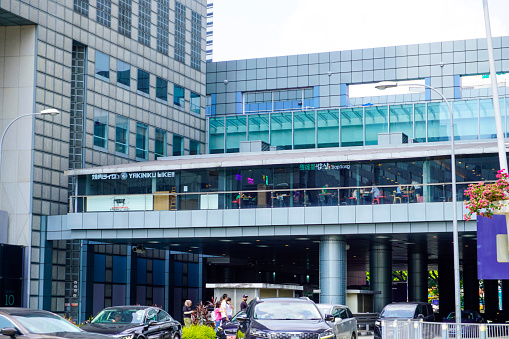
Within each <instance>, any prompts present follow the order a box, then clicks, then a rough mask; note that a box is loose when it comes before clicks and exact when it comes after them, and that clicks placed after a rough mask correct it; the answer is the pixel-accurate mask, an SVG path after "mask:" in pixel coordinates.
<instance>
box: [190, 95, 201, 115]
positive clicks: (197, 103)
mask: <svg viewBox="0 0 509 339" xmlns="http://www.w3.org/2000/svg"><path fill="white" fill-rule="evenodd" d="M200 108H201V98H200V95H199V94H197V93H194V92H191V112H194V113H196V114H200Z"/></svg>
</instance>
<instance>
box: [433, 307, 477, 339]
mask: <svg viewBox="0 0 509 339" xmlns="http://www.w3.org/2000/svg"><path fill="white" fill-rule="evenodd" d="M442 322H444V323H455V322H456V312H451V313H449V315H448V316H447V317H444V318H443V319H442ZM484 322H485V321H484V318H483V317H481V315H480V314H479V312H477V311H468V310H465V311H461V323H462V324H475V323H478V324H482V323H484ZM448 332H449V337H455V336H456V326H451V325H449V326H448ZM461 335H462V337H467V338H473V337H474V336H475V337H478V336H479V327H478V326H476V325H473V326H468V325H462V326H461Z"/></svg>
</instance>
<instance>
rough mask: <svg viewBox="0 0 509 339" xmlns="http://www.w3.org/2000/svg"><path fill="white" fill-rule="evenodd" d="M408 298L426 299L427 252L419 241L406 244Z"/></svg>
mask: <svg viewBox="0 0 509 339" xmlns="http://www.w3.org/2000/svg"><path fill="white" fill-rule="evenodd" d="M408 300H409V301H424V302H427V301H428V252H427V249H426V245H423V244H419V243H417V244H415V245H409V246H408Z"/></svg>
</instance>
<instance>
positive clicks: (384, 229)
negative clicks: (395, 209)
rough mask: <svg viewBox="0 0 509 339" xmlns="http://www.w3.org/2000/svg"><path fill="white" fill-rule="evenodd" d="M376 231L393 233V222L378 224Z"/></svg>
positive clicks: (378, 232)
mask: <svg viewBox="0 0 509 339" xmlns="http://www.w3.org/2000/svg"><path fill="white" fill-rule="evenodd" d="M375 233H377V234H381V233H382V234H383V233H392V223H386V224H376V225H375Z"/></svg>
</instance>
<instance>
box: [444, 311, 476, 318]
mask: <svg viewBox="0 0 509 339" xmlns="http://www.w3.org/2000/svg"><path fill="white" fill-rule="evenodd" d="M447 319H456V313H454V312H451V313H449V315H448V316H447ZM461 319H474V316H473V314H472V313H470V312H461Z"/></svg>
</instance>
